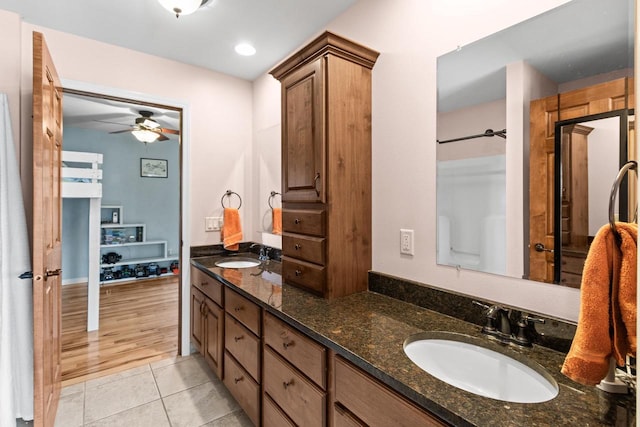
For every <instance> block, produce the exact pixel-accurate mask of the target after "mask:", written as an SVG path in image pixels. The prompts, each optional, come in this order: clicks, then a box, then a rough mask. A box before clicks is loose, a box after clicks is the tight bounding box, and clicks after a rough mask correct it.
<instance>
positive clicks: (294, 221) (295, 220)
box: [293, 218, 302, 224]
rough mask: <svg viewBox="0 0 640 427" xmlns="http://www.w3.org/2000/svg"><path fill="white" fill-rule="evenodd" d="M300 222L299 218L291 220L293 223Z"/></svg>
mask: <svg viewBox="0 0 640 427" xmlns="http://www.w3.org/2000/svg"><path fill="white" fill-rule="evenodd" d="M301 222H302V220H301V219H300V218H296V219H294V220H293V223H294V224H300V223H301Z"/></svg>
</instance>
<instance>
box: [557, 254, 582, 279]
mask: <svg viewBox="0 0 640 427" xmlns="http://www.w3.org/2000/svg"><path fill="white" fill-rule="evenodd" d="M586 258H587V257H586V255H585V256H584V257H581V256H569V255H565V254H562V261H561V262H562V271H566V272H567V273H573V274H582V270H583V269H584V262H585V260H586Z"/></svg>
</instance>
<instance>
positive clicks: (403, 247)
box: [400, 228, 413, 255]
mask: <svg viewBox="0 0 640 427" xmlns="http://www.w3.org/2000/svg"><path fill="white" fill-rule="evenodd" d="M400 253H401V254H405V255H413V230H407V229H404V228H401V229H400Z"/></svg>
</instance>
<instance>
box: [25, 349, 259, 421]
mask: <svg viewBox="0 0 640 427" xmlns="http://www.w3.org/2000/svg"><path fill="white" fill-rule="evenodd" d="M30 424H31V423H28V424H27V423H25V424H18V426H21V425H25V426H26V425H30ZM252 425H253V424H251V421H249V419H248V418H247V416H246V415H245V414H244V412H243V411H242V409H240V407H239V406H238V403H237V402H236V401H235V400H234V398H233V397H232V396H231V394H229V392H228V391H227V389H226V388H225V387H224V385H223V384H222V382H221V381H220V380H219V379H218V378H217V377H216V376H215V375H213V374H212V373H211V371H210V370H209V368H208V367H207V365H206V363H205V361H204V360H203V359H202V357H201V356H200V355H191V356H187V357H176V358H171V359H165V360H161V361H158V362H154V363H151V364H147V365H143V366H140V367H138V368H134V369H129V370H128V371H123V372H119V373H116V374H113V375H109V376H106V377H102V378H97V379H94V380H89V381H86V382H84V383H79V384H75V385H72V386H68V387H64V388H63V389H62V393H61V396H60V404H59V407H58V414H57V417H56V424H55V426H56V427H81V426H82V427H84V426H87V427H89V426H90V427H97V426H100V427H103V426H113V427H119V426H126V427H165V426H166V427H200V426H203V427H245V426H252Z"/></svg>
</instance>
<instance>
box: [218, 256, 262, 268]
mask: <svg viewBox="0 0 640 427" xmlns="http://www.w3.org/2000/svg"><path fill="white" fill-rule="evenodd" d="M215 264H216V266H217V267H222V268H250V267H257V266H259V265H260V261H258V260H257V259H253V258H223V259H221V260H220V261H216V263H215Z"/></svg>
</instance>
